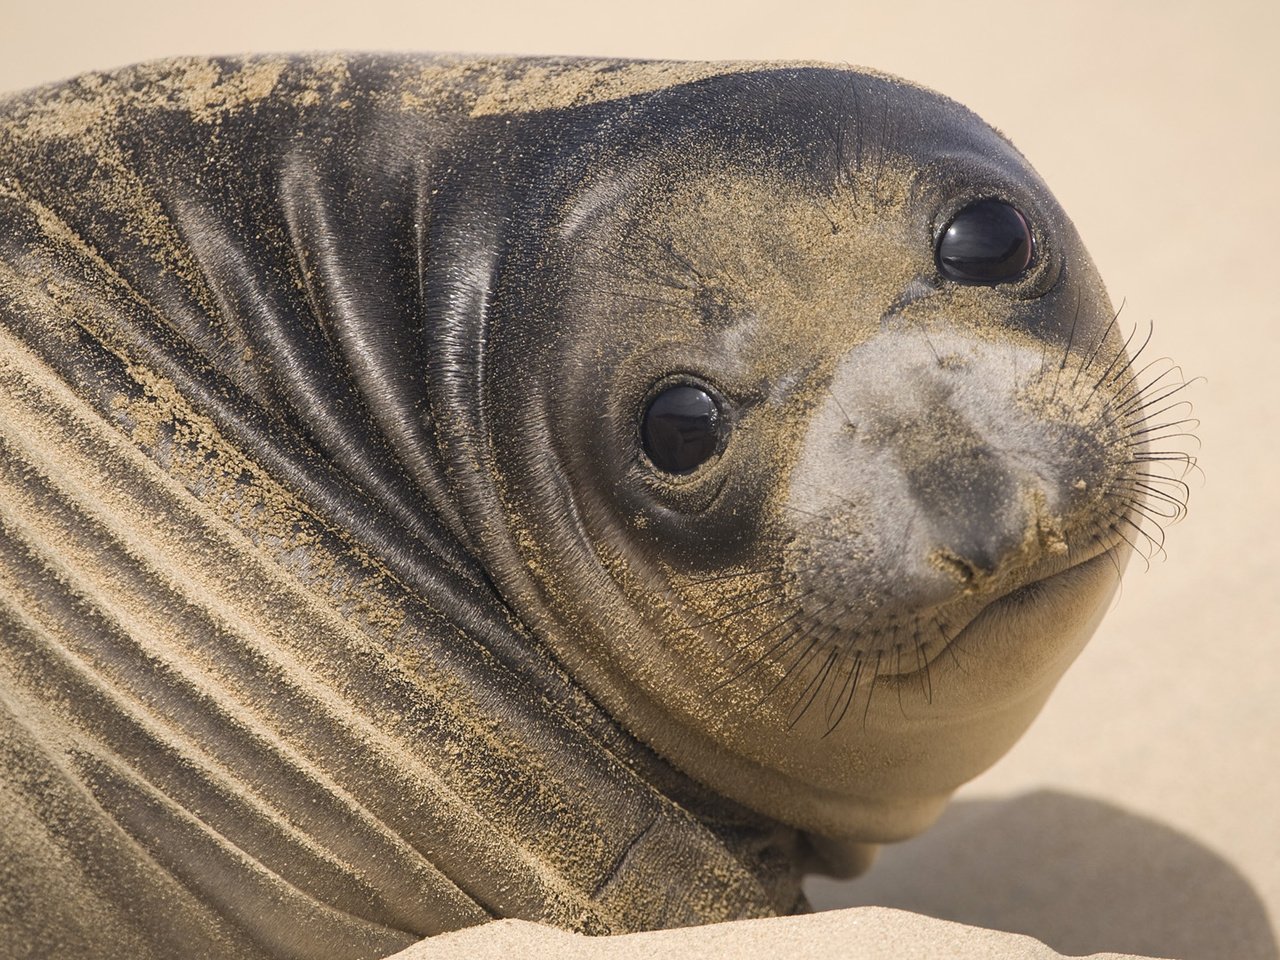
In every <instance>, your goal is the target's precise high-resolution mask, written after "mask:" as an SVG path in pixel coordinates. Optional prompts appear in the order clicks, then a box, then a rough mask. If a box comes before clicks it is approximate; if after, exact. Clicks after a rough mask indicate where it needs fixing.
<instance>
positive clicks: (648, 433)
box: [640, 383, 724, 473]
mask: <svg viewBox="0 0 1280 960" xmlns="http://www.w3.org/2000/svg"><path fill="white" fill-rule="evenodd" d="M723 421H724V418H723V417H722V416H721V414H720V407H719V406H718V405H717V404H716V401H715V399H714V398H713V397H712V396H711V394H709V393H707V391H705V390H703V389H702V388H701V387H696V386H693V385H692V384H684V383H682V384H679V385H678V386H674V387H668V388H667V389H666V390H663V391H662V392H661V393H660V394H658V395H657V396H656V397H654V398H653V399H652V400H650V401H649V407H648V409H647V410H645V412H644V420H643V421H642V422H641V424H640V440H641V442H642V443H643V444H644V452H645V454H646V455H647V456H648V457H649V459H650V460H651V461H653V465H654V466H655V467H657V468H658V469H659V470H663V471H666V472H667V473H692V472H693V471H694V470H696V469H697V468H698V467H699V466H701V465H702V464H703V463H705V462H706V461H707V460H708V459H710V457H711V456H712V455H713V454H714V453H715V452H716V448H717V447H718V446H719V445H720V433H721V429H722V426H723Z"/></svg>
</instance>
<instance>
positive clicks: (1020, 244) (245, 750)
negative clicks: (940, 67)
mask: <svg viewBox="0 0 1280 960" xmlns="http://www.w3.org/2000/svg"><path fill="white" fill-rule="evenodd" d="M0 224H2V227H0V532H2V535H0V636H3V644H0V705H2V706H3V710H2V711H0V752H2V753H3V761H2V762H0V770H2V771H3V775H2V776H0V794H2V796H0V809H3V810H4V811H5V813H4V817H5V823H4V830H3V834H2V836H0V846H2V847H3V850H4V855H5V859H4V863H5V865H6V866H5V867H4V869H3V872H2V873H0V918H2V920H0V929H2V930H3V934H2V936H3V938H4V939H3V940H0V945H2V948H0V952H3V953H5V955H15V956H22V955H31V954H32V953H37V954H38V953H57V954H59V955H65V956H103V955H124V954H126V953H127V954H129V955H134V956H139V957H153V956H154V957H167V956H184V957H187V956H208V957H335V958H338V957H358V956H360V957H362V956H381V955H385V954H388V953H391V952H394V951H395V950H397V949H399V948H400V947H402V946H404V945H406V944H408V943H410V942H413V941H414V940H416V939H419V938H421V937H424V936H429V935H431V934H434V933H437V932H441V931H444V930H451V929H456V928H459V927H462V926H466V925H468V924H475V923H479V922H482V921H484V920H487V919H489V918H493V917H521V918H528V919H537V920H542V921H546V922H550V923H554V924H558V925H561V926H564V927H568V928H571V929H576V930H582V931H588V932H593V933H608V932H620V931H628V930H639V929H645V928H652V927H662V926H677V925H682V924H693V923H703V922H710V921H716V920H725V919H732V918H738V917H749V916H763V915H769V914H775V913H781V912H790V911H796V910H800V909H803V908H804V902H803V897H802V894H801V893H800V889H799V879H800V875H801V873H802V872H803V871H804V870H805V869H808V868H811V867H813V866H815V865H821V864H825V865H826V867H827V868H828V869H832V870H843V871H846V872H847V871H851V870H855V869H857V868H858V867H860V866H861V865H864V864H865V863H866V862H867V860H868V859H869V856H870V851H871V850H872V849H873V848H874V845H875V844H878V843H882V842H886V841H890V840H896V839H900V838H902V837H906V836H909V835H911V834H913V833H915V832H917V831H919V830H921V829H923V828H924V827H925V826H927V825H928V824H929V822H931V821H932V819H933V818H934V817H936V815H937V814H938V812H939V810H940V809H941V807H942V805H943V804H944V803H945V801H946V798H947V797H948V795H949V794H950V793H951V792H952V791H953V790H954V789H955V788H956V787H957V786H958V785H959V784H960V783H962V782H964V781H965V780H967V779H969V778H971V777H972V776H974V775H975V774H977V773H978V772H979V771H981V770H982V769H984V768H985V767H986V766H987V765H988V764H990V763H991V762H992V761H993V760H994V759H995V758H996V757H998V756H999V755H1000V754H1001V753H1002V752H1004V751H1005V750H1006V749H1007V748H1008V747H1009V745H1010V744H1011V743H1012V742H1013V741H1014V740H1015V739H1016V737H1017V736H1018V735H1019V734H1020V733H1021V731H1022V730H1023V729H1024V728H1025V726H1026V725H1027V723H1029V722H1030V720H1031V718H1032V717H1033V716H1034V714H1035V712H1036V711H1037V710H1038V708H1039V707H1040V705H1041V704H1042V703H1043V701H1044V699H1045V697H1046V696H1047V695H1048V693H1049V691H1050V689H1051V688H1052V686H1053V685H1054V683H1055V682H1056V680H1057V679H1058V677H1059V676H1060V675H1061V673H1062V671H1063V670H1064V669H1065V668H1066V666H1067V665H1068V664H1069V663H1070V661H1071V659H1072V658H1073V657H1074V656H1075V654H1076V653H1077V652H1078V650H1079V649H1080V647H1081V645H1082V644H1083V643H1084V642H1085V640H1086V639H1087V637H1088V635H1089V633H1090V632H1091V631H1092V629H1093V627H1094V625H1095V624H1096V622H1097V620H1098V618H1099V617H1100V616H1101V613H1102V611H1103V610H1104V608H1105V606H1106V604H1107V601H1108V599H1109V598H1110V596H1111V594H1112V591H1113V589H1114V587H1115V584H1116V582H1117V579H1118V572H1119V569H1120V567H1121V566H1122V565H1123V563H1124V557H1125V556H1126V555H1127V551H1128V549H1129V546H1130V544H1131V543H1133V542H1140V541H1141V539H1142V538H1144V537H1150V536H1153V535H1154V534H1153V530H1152V528H1151V526H1150V523H1149V518H1146V512H1147V511H1150V510H1151V509H1152V508H1151V507H1150V506H1147V505H1144V503H1143V501H1144V499H1147V498H1151V497H1154V498H1155V500H1156V501H1157V502H1159V503H1163V504H1166V505H1168V504H1172V505H1176V507H1177V508H1179V509H1180V506H1181V503H1180V499H1179V488H1178V487H1177V486H1176V485H1174V486H1167V485H1162V483H1161V481H1160V480H1159V479H1158V478H1157V477H1154V476H1153V470H1152V464H1153V463H1159V462H1160V460H1161V458H1165V457H1170V456H1176V454H1171V453H1163V452H1160V451H1158V450H1154V449H1152V443H1153V441H1155V442H1159V438H1162V437H1164V436H1165V435H1166V434H1168V433H1169V432H1171V431H1176V429H1177V427H1176V426H1171V424H1172V422H1173V420H1174V419H1175V417H1176V414H1170V413H1168V412H1167V411H1166V407H1167V406H1168V405H1166V404H1164V403H1163V402H1159V403H1153V402H1152V397H1155V398H1163V395H1164V393H1166V392H1167V391H1162V390H1160V389H1159V388H1158V387H1157V390H1156V392H1155V393H1154V394H1144V393H1143V392H1142V391H1141V390H1140V389H1139V387H1140V386H1141V385H1142V384H1143V383H1144V380H1143V375H1141V374H1140V373H1139V368H1137V367H1136V366H1135V364H1134V359H1133V352H1132V351H1129V350H1128V349H1127V344H1126V343H1125V342H1123V340H1122V338H1121V336H1120V333H1119V331H1118V327H1117V324H1116V322H1115V313H1114V312H1113V310H1112V307H1111V305H1110V303H1109V302H1108V299H1107V296H1106V293H1105V290H1104V289H1103V286H1102V284H1101V282H1100V280H1099V278H1098V276H1097V274H1096V271H1095V270H1094V268H1093V266H1092V264H1091V262H1090V260H1089V258H1088V256H1087V254H1086V253H1085V251H1084V249H1083V247H1082V245H1081V243H1080V240H1079V238H1078V236H1077V235H1076V233H1075V231H1074V229H1073V228H1072V226H1071V224H1070V222H1069V221H1068V219H1067V218H1066V216H1065V215H1064V214H1063V212H1062V211H1061V210H1060V208H1059V207H1058V205H1057V203H1056V202H1055V201H1054V200H1053V198H1052V197H1051V195H1050V194H1049V192H1048V191H1047V189H1046V188H1045V187H1044V185H1043V183H1042V182H1041V181H1040V179H1039V178H1038V177H1037V176H1036V174H1035V173H1034V172H1033V171H1032V170H1031V169H1030V167H1029V166H1028V165H1027V163H1026V161H1025V160H1024V159H1023V158H1022V156H1021V155H1020V154H1019V153H1018V152H1017V151H1016V150H1015V149H1014V148H1013V147H1012V146H1011V145H1010V144H1009V143H1008V141H1007V140H1005V139H1004V138H1003V137H1002V136H1000V135H999V134H997V133H996V132H995V131H993V130H992V129H990V128H989V127H987V126H986V125H985V124H983V123H982V122H981V121H980V120H978V119H977V118H976V117H975V116H974V115H973V114H972V113H970V112H969V111H967V110H965V109H964V108H962V107H960V106H959V105H957V104H955V103H953V102H951V101H949V100H946V99H944V98H942V97H940V96H938V95H936V94H933V93H930V92H928V91H925V90H922V89H919V88H917V87H913V86H910V85H908V84H904V83H902V82H901V81H897V80H893V79H890V78H887V77H882V76H878V75H874V74H868V73H863V72H857V71H853V70H848V69H843V68H832V67H823V66H818V65H805V64H792V65H777V64H774V65H770V64H670V63H633V62H624V61H575V60H535V59H468V58H439V57H385V56H349V57H348V56H328V57H297V58H270V57H268V58H249V59H243V60H201V59H187V60H174V61H166V62H161V63H155V64H147V65H143V66H140V67H134V68H130V69H127V70H122V71H117V72H114V73H107V74H88V75H85V76H82V77H80V78H77V79H75V80H72V81H70V82H68V83H66V84H62V85H57V86H53V87H47V88H42V89H39V90H36V91H32V92H30V93H27V94H21V95H18V96H15V97H10V98H9V99H7V100H5V101H4V102H3V103H2V104H0ZM1170 491H1171V492H1170ZM1170 509H1173V507H1171V508H1170Z"/></svg>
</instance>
